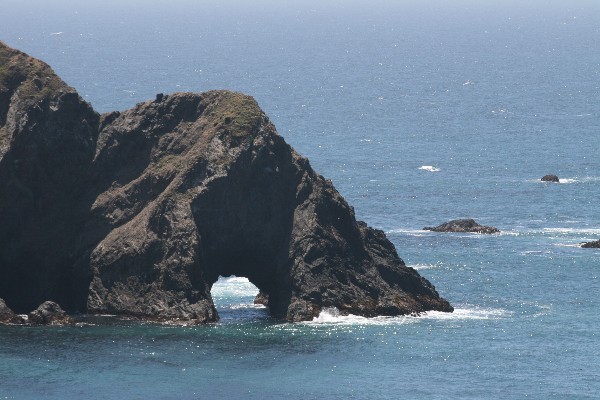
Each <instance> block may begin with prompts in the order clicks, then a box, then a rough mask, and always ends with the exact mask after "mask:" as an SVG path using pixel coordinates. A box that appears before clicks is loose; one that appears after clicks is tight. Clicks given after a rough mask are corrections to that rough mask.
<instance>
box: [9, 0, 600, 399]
mask: <svg viewBox="0 0 600 400" xmlns="http://www.w3.org/2000/svg"><path fill="white" fill-rule="evenodd" d="M521 3H522V2H521ZM0 40H3V41H5V42H7V43H8V44H9V45H12V46H14V47H17V48H20V49H21V50H23V51H26V52H28V53H30V54H31V55H33V56H35V57H39V58H41V59H43V60H45V61H46V62H48V63H49V64H50V65H52V66H53V68H54V69H55V70H56V72H57V73H58V74H59V75H61V77H63V78H64V79H65V80H66V81H67V82H68V83H69V84H70V85H72V86H74V87H75V88H76V89H77V90H78V91H79V92H80V93H81V95H82V96H84V98H86V99H87V100H88V101H90V102H91V103H92V104H93V105H94V107H95V108H96V109H97V110H99V111H102V112H104V111H109V110H115V109H116V110H120V109H125V108H129V107H131V106H133V105H134V104H135V103H136V102H140V101H144V100H146V99H149V98H153V97H154V96H155V94H156V93H157V92H164V93H169V92H174V91H184V90H185V91H188V90H189V91H205V90H209V89H219V88H228V89H234V90H239V91H243V92H246V93H249V94H251V95H253V96H254V97H255V98H256V99H257V100H258V102H259V103H260V104H261V106H262V107H263V109H264V110H265V111H266V112H267V114H268V115H269V116H270V118H271V119H272V120H273V122H274V123H275V124H276V126H277V127H278V130H279V132H280V133H281V134H282V135H283V136H284V138H285V139H286V140H287V141H288V142H289V143H290V144H292V145H293V146H294V148H296V150H298V151H299V152H300V153H301V154H303V155H305V156H307V157H308V158H309V159H310V160H311V164H312V165H313V167H314V168H315V169H316V170H317V171H319V172H320V173H321V174H323V175H325V176H326V177H327V178H331V179H332V180H333V182H334V184H335V185H336V187H337V188H338V189H339V190H340V192H341V193H342V194H343V195H344V196H345V198H346V199H347V200H348V201H349V202H350V203H351V204H352V205H353V206H354V207H355V210H356V214H357V216H358V217H359V218H360V219H363V220H365V221H367V222H368V223H369V224H370V225H372V226H375V227H377V228H380V229H383V230H384V231H386V233H387V235H388V237H389V238H390V239H391V240H392V242H393V243H394V244H395V245H396V247H397V249H398V253H399V254H400V256H401V257H402V258H403V259H404V260H405V261H406V263H407V264H408V265H411V266H413V267H415V268H417V269H418V270H419V272H420V273H421V274H422V275H424V276H425V277H427V278H428V279H430V280H431V281H432V282H433V283H434V284H435V285H436V287H437V289H438V291H439V292H440V293H441V294H442V295H443V296H444V297H446V298H447V299H448V300H450V301H451V302H452V303H453V304H454V305H455V307H456V312H455V313H454V314H452V315H448V314H437V313H432V314H427V315H425V316H421V317H418V318H417V317H401V318H380V319H371V320H366V319H362V318H357V317H339V316H336V315H335V312H333V311H331V312H328V313H324V314H323V315H321V317H320V318H319V319H318V320H317V321H314V322H311V323H304V324H280V323H277V322H276V321H272V320H270V319H269V317H268V314H267V312H266V310H264V309H260V308H256V307H254V306H252V305H251V300H252V298H253V295H254V289H253V288H252V287H251V285H249V284H248V283H247V282H245V281H244V280H243V279H241V278H234V279H229V280H225V281H224V282H223V283H222V284H221V285H220V286H219V287H215V288H214V289H213V294H214V295H215V297H216V298H217V299H218V300H217V302H218V306H219V311H220V314H221V316H222V321H221V322H220V323H219V324H216V325H211V326H201V327H189V328H175V327H161V326H153V325H144V324H136V323H119V324H115V323H114V322H111V321H110V320H107V321H104V322H103V323H101V324H98V323H95V324H88V325H82V326H78V327H73V328H19V327H0V399H3V398H8V399H39V398H47V399H58V398H60V399H70V398H73V399H75V398H77V399H79V398H84V397H85V398H103V399H105V398H132V399H136V398H144V399H175V398H177V399H180V398H183V399H188V398H189V399H194V398H232V397H239V398H256V399H258V398H261V399H264V398H281V397H284V396H285V397H289V398H303V399H306V398H309V399H310V398H314V399H342V398H360V399H364V398H373V399H378V398H409V399H413V398H423V399H446V398H470V399H480V398H513V399H522V398H535V399H548V398H557V399H592V398H598V396H600V394H599V393H600V384H599V383H598V382H600V369H599V368H598V367H597V365H598V364H599V361H600V341H599V338H598V332H600V322H599V319H598V309H599V308H600V307H599V306H600V304H599V303H600V302H599V300H598V293H599V292H600V283H599V280H598V269H599V266H600V252H598V251H596V250H584V249H580V248H579V247H577V244H578V243H579V242H582V241H586V240H595V239H598V238H600V220H599V219H600V217H599V216H600V205H599V203H598V200H597V199H598V196H599V195H600V158H599V157H598V152H599V150H600V51H599V50H600V5H599V4H598V3H597V2H592V1H588V2H584V1H575V2H569V3H568V5H567V4H561V2H535V1H534V2H527V4H520V3H519V2H512V1H508V0H506V1H504V0H499V1H496V2H489V4H486V5H482V4H478V3H476V2H471V1H460V2H453V4H452V5H451V6H450V5H447V4H444V2H441V1H425V2H413V1H399V2H391V1H383V0H377V1H374V2H370V3H369V6H365V5H361V3H359V2H335V1H327V2H309V1H297V2H291V3H289V4H287V5H286V6H281V5H278V4H277V3H275V2H269V1H264V0H263V1H260V2H254V3H252V4H244V3H242V2H237V3H233V2H221V3H220V5H214V4H211V3H209V2H191V1H184V0H176V1H173V2H171V3H170V5H169V6H165V5H161V4H160V3H159V2H143V6H142V2H137V1H130V2H126V4H121V2H116V1H107V2H102V3H100V2H86V3H85V5H84V4H79V3H78V2H74V1H66V0H63V1H59V2H54V3H52V4H50V3H47V2H42V1H33V2H27V3H22V2H17V1H12V0H9V1H5V2H4V3H3V5H2V12H1V13H0ZM547 173H554V174H557V175H558V176H559V177H561V183H560V184H545V183H542V182H540V181H539V178H540V177H541V176H543V175H545V174H547ZM462 217H472V218H475V219H476V220H477V221H478V222H480V223H482V224H488V225H494V226H496V227H498V228H499V229H500V230H501V231H502V233H501V234H499V235H492V236H478V235H444V234H436V233H432V232H425V231H422V230H421V228H422V227H424V226H432V225H437V224H439V223H442V222H445V221H447V220H449V219H454V218H462ZM91 322H94V321H91Z"/></svg>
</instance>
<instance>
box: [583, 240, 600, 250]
mask: <svg viewBox="0 0 600 400" xmlns="http://www.w3.org/2000/svg"><path fill="white" fill-rule="evenodd" d="M581 247H583V248H584V249H600V240H596V241H593V242H585V243H582V244H581Z"/></svg>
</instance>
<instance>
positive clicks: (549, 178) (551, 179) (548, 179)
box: [541, 175, 560, 183]
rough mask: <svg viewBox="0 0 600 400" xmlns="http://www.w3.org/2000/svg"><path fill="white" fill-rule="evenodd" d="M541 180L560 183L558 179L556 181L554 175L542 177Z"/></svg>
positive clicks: (556, 177)
mask: <svg viewBox="0 0 600 400" xmlns="http://www.w3.org/2000/svg"><path fill="white" fill-rule="evenodd" d="M541 180H542V182H555V183H559V182H560V179H558V176H556V175H544V176H543V177H542V179H541Z"/></svg>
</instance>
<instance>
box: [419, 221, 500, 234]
mask: <svg viewBox="0 0 600 400" xmlns="http://www.w3.org/2000/svg"><path fill="white" fill-rule="evenodd" d="M423 230H426V231H433V232H459V233H461V232H462V233H485V234H492V233H499V232H500V230H499V229H498V228H495V227H493V226H484V225H479V224H478V223H477V222H475V220H473V219H455V220H452V221H449V222H446V223H444V224H441V225H438V226H436V227H435V228H431V227H425V228H423Z"/></svg>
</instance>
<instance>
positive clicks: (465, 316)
mask: <svg viewBox="0 0 600 400" xmlns="http://www.w3.org/2000/svg"><path fill="white" fill-rule="evenodd" d="M511 316H512V312H510V311H507V310H504V309H499V308H480V307H473V308H455V309H454V312H452V313H447V312H441V311H428V312H426V313H422V314H420V315H404V316H398V317H374V318H366V317H360V316H357V315H352V314H349V315H341V314H340V312H339V311H338V310H337V309H336V308H333V307H331V308H325V309H323V310H322V311H321V313H320V314H319V316H318V317H315V318H314V319H313V320H312V321H308V322H304V323H305V324H309V325H402V324H408V323H418V322H420V321H423V320H435V321H457V320H496V319H503V318H510V317H511Z"/></svg>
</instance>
